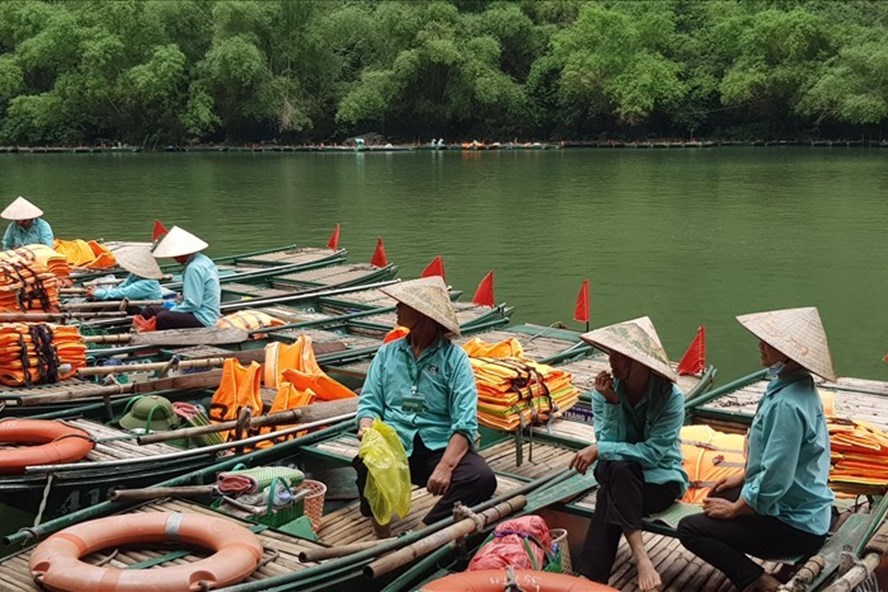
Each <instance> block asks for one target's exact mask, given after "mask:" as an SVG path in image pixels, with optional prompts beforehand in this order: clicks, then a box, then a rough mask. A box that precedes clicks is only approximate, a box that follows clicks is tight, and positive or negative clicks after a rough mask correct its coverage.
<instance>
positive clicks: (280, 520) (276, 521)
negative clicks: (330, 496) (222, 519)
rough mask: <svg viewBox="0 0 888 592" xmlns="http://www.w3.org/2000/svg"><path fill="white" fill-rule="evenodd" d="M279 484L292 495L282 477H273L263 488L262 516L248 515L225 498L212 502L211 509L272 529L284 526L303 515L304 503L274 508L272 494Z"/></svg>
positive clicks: (298, 502) (295, 502)
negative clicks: (263, 507)
mask: <svg viewBox="0 0 888 592" xmlns="http://www.w3.org/2000/svg"><path fill="white" fill-rule="evenodd" d="M279 484H280V485H283V487H284V488H285V489H286V490H287V491H289V492H290V494H291V495H292V494H293V490H292V488H291V487H290V486H289V485H287V483H286V481H284V479H283V478H282V477H274V478H273V479H272V481H271V484H270V485H269V486H268V487H267V488H264V489H268V504H267V505H266V507H265V512H264V513H263V514H250V513H249V512H246V511H245V510H242V509H241V508H238V507H237V506H235V505H233V504H230V503H226V500H225V498H222V499H221V500H217V501H215V502H213V504H212V507H213V508H214V509H217V510H219V511H221V512H225V513H226V514H230V515H232V516H237V517H239V518H243V519H245V520H249V521H250V522H255V523H256V524H264V525H265V526H270V527H272V528H277V527H278V526H283V525H284V524H287V523H289V522H292V521H294V520H296V519H297V518H300V517H301V516H302V515H303V514H304V513H305V503H304V502H303V501H302V500H299V501H294V502H291V503H289V504H286V505H284V506H275V505H274V494H275V491H277V488H278V485H279Z"/></svg>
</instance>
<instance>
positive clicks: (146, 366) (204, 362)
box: [77, 358, 226, 378]
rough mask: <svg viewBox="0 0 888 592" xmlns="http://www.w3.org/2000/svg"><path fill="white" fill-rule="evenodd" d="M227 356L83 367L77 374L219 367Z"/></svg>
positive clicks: (95, 374)
mask: <svg viewBox="0 0 888 592" xmlns="http://www.w3.org/2000/svg"><path fill="white" fill-rule="evenodd" d="M225 359H226V358H202V359H199V360H184V361H181V362H178V363H174V362H172V361H170V362H145V363H143V364H121V365H120V366H93V367H90V368H81V369H80V370H78V371H77V376H79V377H81V378H83V377H87V376H104V375H106V374H120V373H124V372H149V371H151V370H165V369H167V368H170V367H173V368H183V369H185V368H218V367H219V366H221V365H222V364H224V363H225Z"/></svg>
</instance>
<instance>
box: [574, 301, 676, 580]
mask: <svg viewBox="0 0 888 592" xmlns="http://www.w3.org/2000/svg"><path fill="white" fill-rule="evenodd" d="M582 338H583V340H584V341H586V342H588V343H591V344H592V345H594V346H595V347H597V348H599V349H602V350H604V351H606V352H608V353H609V355H610V358H609V361H610V366H611V372H612V375H611V374H609V373H608V372H606V371H603V372H601V373H599V374H598V376H596V377H595V391H596V392H594V393H593V395H592V405H593V413H594V424H595V438H596V441H597V443H596V444H592V445H590V446H587V447H586V448H584V449H583V450H581V451H580V452H578V453H577V454H576V456H575V457H574V458H573V460H572V461H571V467H573V468H576V470H577V471H579V472H580V473H583V474H585V472H586V470H587V469H588V468H589V467H590V466H591V465H592V464H593V463H595V461H596V460H597V461H598V463H597V465H596V466H595V478H596V480H597V481H598V484H599V489H598V494H597V497H596V502H595V514H594V516H593V518H592V524H591V525H590V526H589V531H588V532H587V534H586V542H585V545H584V547H583V551H582V554H581V556H580V560H579V561H578V563H577V565H576V569H577V571H578V572H579V573H580V574H582V575H584V576H586V577H588V578H589V579H591V580H594V581H596V582H601V583H604V584H606V583H607V581H608V578H609V577H610V572H611V568H612V567H613V563H614V558H615V557H616V553H617V547H618V545H619V542H620V535H625V537H626V541H627V542H628V543H629V547H630V549H631V551H632V556H633V558H634V559H635V564H636V568H637V570H638V587H639V589H640V590H642V591H644V592H647V591H652V590H661V589H662V583H661V580H660V575H659V574H658V573H657V570H656V569H655V568H654V565H653V563H652V562H651V560H650V557H648V554H647V551H646V550H645V548H644V541H643V539H642V531H641V527H642V517H643V516H645V515H647V514H651V513H655V512H661V511H663V510H665V509H666V508H668V507H669V506H670V505H671V504H672V503H673V502H674V501H675V500H676V499H677V498H679V497H681V496H682V495H683V494H684V491H685V489H686V488H687V483H688V476H687V474H686V473H685V471H684V469H683V468H682V456H681V444H680V440H679V431H680V430H681V426H682V424H683V423H684V396H683V395H682V393H681V391H680V390H679V389H678V388H677V387H676V386H675V384H674V383H675V381H676V376H675V372H674V371H673V370H672V367H671V366H670V365H669V358H668V357H667V356H666V352H665V351H664V350H663V346H662V344H661V343H660V339H659V337H658V336H657V332H656V330H655V329H654V326H653V324H652V323H651V320H650V319H649V318H648V317H641V318H638V319H635V320H632V321H626V322H624V323H619V324H616V325H610V326H607V327H602V328H600V329H596V330H595V331H592V332H590V333H586V334H584V335H583V336H582Z"/></svg>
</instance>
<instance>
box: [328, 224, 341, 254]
mask: <svg viewBox="0 0 888 592" xmlns="http://www.w3.org/2000/svg"><path fill="white" fill-rule="evenodd" d="M338 246H339V224H337V225H336V228H334V229H333V234H331V235H330V240H328V241H327V248H328V249H333V250H334V251H335V250H336V248H337V247H338Z"/></svg>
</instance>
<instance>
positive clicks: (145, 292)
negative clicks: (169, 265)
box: [93, 273, 163, 300]
mask: <svg viewBox="0 0 888 592" xmlns="http://www.w3.org/2000/svg"><path fill="white" fill-rule="evenodd" d="M93 298H95V299H96V300H123V299H124V298H126V299H127V300H160V299H161V298H163V292H162V291H161V289H160V282H159V281H157V280H149V279H145V278H142V277H139V276H137V275H136V274H134V273H131V274H129V275H128V276H126V279H125V280H123V281H122V282H121V283H120V284H118V285H117V286H115V287H113V288H97V289H96V292H95V294H93Z"/></svg>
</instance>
